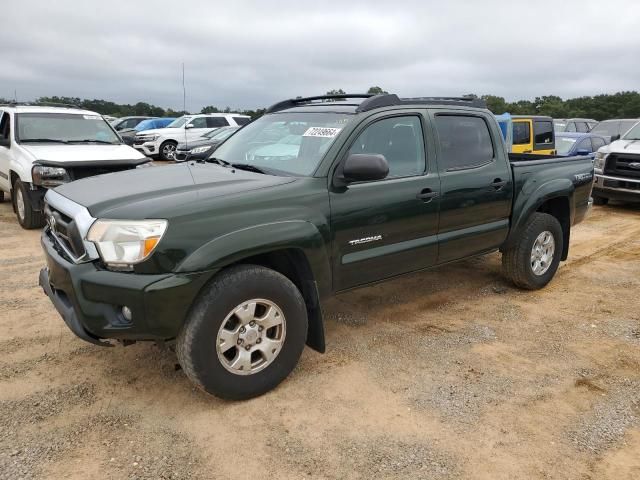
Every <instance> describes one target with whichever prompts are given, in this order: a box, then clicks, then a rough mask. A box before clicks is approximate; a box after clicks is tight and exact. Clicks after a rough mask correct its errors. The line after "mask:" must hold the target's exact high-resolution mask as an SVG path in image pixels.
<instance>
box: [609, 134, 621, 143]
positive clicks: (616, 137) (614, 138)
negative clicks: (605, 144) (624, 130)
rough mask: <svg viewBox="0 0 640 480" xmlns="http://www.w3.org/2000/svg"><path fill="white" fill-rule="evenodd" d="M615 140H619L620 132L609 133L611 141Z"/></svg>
mask: <svg viewBox="0 0 640 480" xmlns="http://www.w3.org/2000/svg"><path fill="white" fill-rule="evenodd" d="M616 140H620V134H619V133H618V134H617V135H611V141H612V142H615V141H616Z"/></svg>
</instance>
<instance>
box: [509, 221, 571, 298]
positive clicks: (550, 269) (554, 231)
mask: <svg viewBox="0 0 640 480" xmlns="http://www.w3.org/2000/svg"><path fill="white" fill-rule="evenodd" d="M563 238H564V237H563V234H562V227H561V226H560V222H558V219H556V218H555V217H554V216H552V215H549V214H547V213H540V212H536V213H534V214H533V215H532V216H531V218H530V219H529V221H528V222H527V225H526V226H525V227H524V230H523V231H522V233H521V235H520V238H519V239H518V240H517V241H516V243H515V245H513V246H512V247H511V248H509V249H508V250H505V251H504V252H503V253H502V270H503V272H504V274H505V275H506V276H507V277H509V278H510V279H511V281H513V283H515V284H516V285H517V286H518V287H521V288H526V289H528V290H537V289H539V288H542V287H544V286H545V285H546V284H547V283H549V282H550V281H551V279H552V278H553V276H554V275H555V274H556V271H557V270H558V266H559V265H560V257H561V255H562V249H563V246H564V245H563Z"/></svg>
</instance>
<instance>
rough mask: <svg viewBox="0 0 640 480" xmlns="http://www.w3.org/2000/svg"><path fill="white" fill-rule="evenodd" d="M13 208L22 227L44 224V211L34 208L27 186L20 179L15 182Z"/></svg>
mask: <svg viewBox="0 0 640 480" xmlns="http://www.w3.org/2000/svg"><path fill="white" fill-rule="evenodd" d="M11 198H12V199H13V209H14V210H15V212H16V216H17V217H18V222H19V223H20V226H21V227H22V228H26V229H32V228H40V227H43V226H44V213H43V212H40V211H37V210H35V209H34V208H33V204H32V203H31V200H30V198H29V194H28V192H27V187H25V185H24V183H22V182H21V181H20V180H19V179H18V180H16V181H15V183H14V184H13V194H12V196H11Z"/></svg>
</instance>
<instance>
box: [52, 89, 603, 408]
mask: <svg viewBox="0 0 640 480" xmlns="http://www.w3.org/2000/svg"><path fill="white" fill-rule="evenodd" d="M483 107H484V105H483V104H482V102H480V101H478V100H471V99H467V98H416V99H400V98H398V97H397V96H396V95H386V94H385V95H376V96H368V95H351V96H349V95H338V96H330V97H310V98H300V99H295V100H286V101H284V102H280V103H278V104H276V105H274V106H272V107H271V108H270V109H268V110H267V114H266V115H264V116H263V117H261V118H260V119H258V120H256V121H254V122H253V123H251V124H249V125H247V126H246V127H244V128H242V129H240V130H239V131H238V132H236V133H235V134H234V135H232V136H231V137H230V138H229V139H228V140H227V141H226V142H225V143H223V144H222V145H221V146H220V147H219V148H218V149H217V150H216V151H215V153H214V156H213V157H210V158H209V159H208V160H207V161H206V162H203V163H191V162H190V163H187V164H180V165H171V166H165V167H157V168H145V169H138V170H134V171H130V172H123V173H114V174H107V175H102V176H98V177H93V178H87V179H84V180H80V181H76V182H72V183H69V184H66V185H63V186H61V187H58V188H57V189H55V190H52V191H50V192H49V193H48V194H47V196H46V218H47V227H46V228H45V230H44V232H43V234H42V246H43V248H44V251H45V253H46V258H47V267H46V268H44V269H42V271H41V273H40V284H41V285H42V287H43V289H44V291H45V292H46V294H47V295H48V296H49V298H50V299H51V301H52V302H53V304H54V305H55V307H56V309H57V310H58V311H59V313H60V314H61V315H62V317H63V318H64V320H65V322H66V323H67V325H68V326H69V327H70V328H71V330H73V332H74V333H75V334H76V335H77V336H79V337H80V338H82V339H84V340H86V341H89V342H92V343H95V344H98V345H112V343H111V342H110V341H109V339H116V340H120V341H121V342H122V343H124V344H127V343H131V342H133V341H138V340H155V341H159V342H165V341H174V340H175V346H176V352H177V355H178V359H179V361H180V364H181V365H182V367H183V369H184V371H185V372H186V374H187V375H188V377H189V378H190V379H191V380H192V381H193V382H195V383H196V384H197V385H199V386H200V387H202V388H203V389H204V390H206V391H207V392H210V393H213V394H215V395H218V396H221V397H225V398H232V399H243V398H249V397H253V396H256V395H260V394H262V393H264V392H267V391H268V390H270V389H272V388H274V387H275V386H276V385H278V383H280V382H281V381H282V380H283V379H284V378H285V377H286V376H287V375H288V374H289V372H291V370H292V369H293V368H294V366H295V365H296V363H297V361H298V359H299V357H300V354H301V352H302V350H303V348H304V345H305V343H306V344H307V345H309V346H310V347H311V348H314V349H316V350H318V351H320V352H322V351H324V349H325V344H324V326H323V319H322V300H323V299H324V298H326V297H327V296H329V295H333V294H336V293H339V292H342V291H345V290H348V289H352V288H355V287H360V286H363V285H367V284H370V283H372V282H377V281H380V280H383V279H386V278H390V277H394V276H396V275H400V274H404V273H407V272H414V271H417V270H422V269H426V268H430V267H433V266H435V265H442V264H444V263H447V262H452V261H456V260H460V259H464V258H468V257H470V256H473V255H478V254H483V253H487V252H493V251H496V250H500V251H501V252H502V259H503V261H502V263H503V268H504V272H505V274H506V275H507V276H508V277H509V278H510V279H511V280H512V281H513V282H514V283H515V284H516V285H518V286H520V287H522V288H528V289H536V288H541V287H543V286H544V285H546V284H547V283H548V282H549V281H550V280H551V278H552V277H553V275H554V274H555V272H556V270H557V268H558V264H559V262H560V261H561V260H565V259H566V258H567V254H568V250H569V235H570V230H571V226H572V225H574V224H575V223H577V222H579V221H581V220H582V219H583V218H584V217H585V215H586V214H587V212H588V211H589V207H590V206H591V199H590V194H591V187H592V182H593V166H592V162H591V159H590V158H587V157H583V156H580V157H570V158H553V157H542V158H541V156H539V155H538V156H535V157H527V156H520V157H515V156H512V157H511V158H510V157H509V156H508V154H507V152H506V149H505V147H504V144H503V142H502V136H501V134H500V130H499V127H498V124H497V123H496V121H495V119H494V117H493V115H492V114H491V113H490V112H489V111H488V110H486V108H483Z"/></svg>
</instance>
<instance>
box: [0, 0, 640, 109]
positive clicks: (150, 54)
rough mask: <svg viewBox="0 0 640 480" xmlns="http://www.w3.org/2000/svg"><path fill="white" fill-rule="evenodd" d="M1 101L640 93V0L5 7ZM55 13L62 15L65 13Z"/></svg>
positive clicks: (245, 102)
mask: <svg viewBox="0 0 640 480" xmlns="http://www.w3.org/2000/svg"><path fill="white" fill-rule="evenodd" d="M5 1H7V2H8V3H7V5H5V8H4V9H3V12H2V14H1V17H0V18H1V20H0V97H5V98H13V96H14V90H15V91H17V97H18V100H31V99H33V98H35V97H38V96H44V95H47V96H49V95H65V96H78V97H82V98H101V99H107V100H113V101H116V102H119V103H135V102H137V101H144V102H148V103H153V104H156V105H159V106H162V107H165V108H166V107H172V108H176V109H181V108H182V73H181V63H182V62H184V63H185V66H186V67H185V68H186V86H187V110H190V111H198V110H199V109H200V108H201V107H202V106H204V105H217V106H220V107H224V106H231V107H238V108H254V107H262V106H267V105H269V104H271V103H273V102H275V101H278V100H280V99H284V98H290V97H295V96H296V95H305V96H306V95H317V94H323V93H325V92H326V91H327V90H329V89H333V88H342V89H344V90H346V91H348V92H362V91H366V90H367V88H368V87H370V86H372V85H379V86H381V87H383V88H384V89H386V90H388V91H390V92H393V93H398V94H399V95H400V96H427V95H460V94H465V93H476V94H479V95H480V94H485V93H491V94H495V95H500V96H503V97H505V98H507V99H508V100H516V99H521V98H533V97H535V96H537V95H547V94H556V95H560V96H561V97H563V98H566V97H574V96H580V95H594V94H598V93H613V92H616V91H620V90H640V1H637V0H627V1H622V0H620V1H618V0H607V1H606V2H605V1H602V0H596V1H588V0H582V1H575V2H574V1H563V0H555V1H542V0H536V1H530V0H528V1H518V0H506V1H490V0H484V1H455V0H450V1H444V0H440V1H402V0H394V1H390V0H386V1H353V0H342V1H337V2H333V1H328V0H324V1H320V2H313V1H308V2H305V1H301V0H297V1H268V0H263V1H257V0H256V1H245V2H243V1H237V0H225V1H184V0H183V1H180V0H175V1H173V2H164V1H159V0H156V1H141V0H138V1H116V0H106V1H105V0H103V1H93V0H91V1H89V0H76V1H64V0H56V1H55V2H52V1H45V0H41V1H31V0H20V1H17V0H5ZM54 5H55V7H54Z"/></svg>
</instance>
